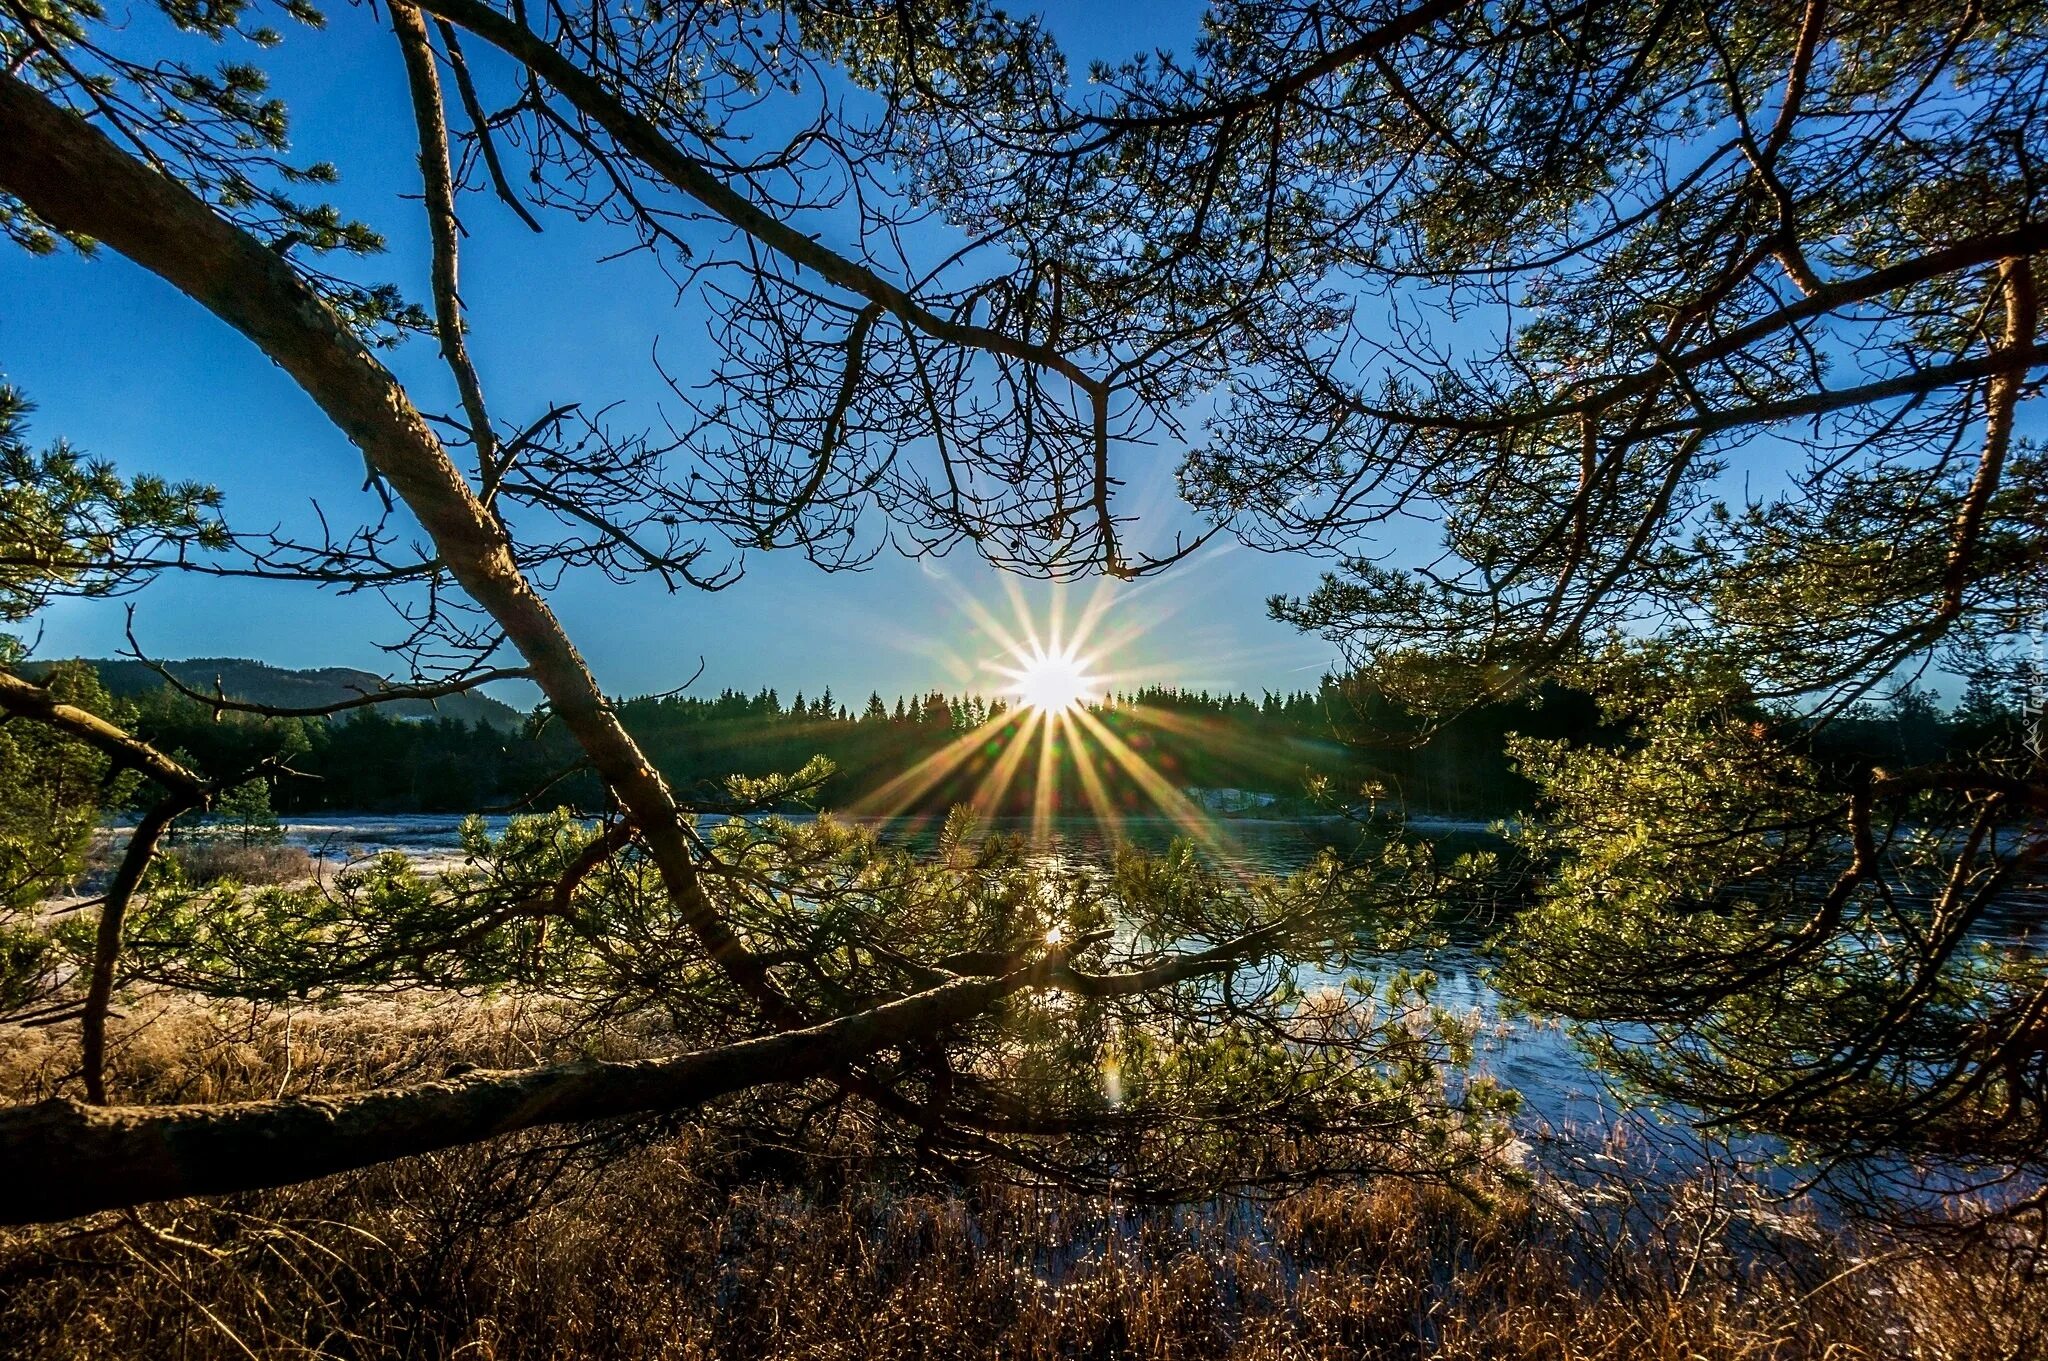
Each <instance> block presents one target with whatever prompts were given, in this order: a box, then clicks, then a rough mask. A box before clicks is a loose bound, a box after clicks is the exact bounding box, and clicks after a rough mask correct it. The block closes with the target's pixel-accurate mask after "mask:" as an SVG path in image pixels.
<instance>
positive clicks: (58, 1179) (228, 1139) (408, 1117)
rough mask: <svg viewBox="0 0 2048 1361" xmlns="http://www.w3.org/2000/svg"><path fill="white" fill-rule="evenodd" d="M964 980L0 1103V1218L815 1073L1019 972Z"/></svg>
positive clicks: (265, 1177)
mask: <svg viewBox="0 0 2048 1361" xmlns="http://www.w3.org/2000/svg"><path fill="white" fill-rule="evenodd" d="M1020 982H1021V977H1012V978H1010V979H995V978H961V979H955V980H953V981H952V982H949V983H945V984H941V985H940V986H939V987H936V988H932V989H930V990H928V991H925V992H920V993H916V994H914V995H912V996H910V997H906V998H903V999H902V1000H900V1001H896V1002H890V1003H888V1004H886V1005H884V1006H880V1007H875V1008H873V1009H871V1010H869V1011H864V1012H861V1013H859V1014H857V1015H853V1016H846V1017H842V1018H840V1019H839V1020H836V1021H831V1022H828V1023H827V1024H825V1025H821V1026H815V1027H812V1028H811V1029H808V1030H793V1031H786V1032H784V1033H782V1034H780V1035H771V1036H766V1037H763V1038H761V1039H755V1040H746V1041H742V1042H741V1043H739V1044H733V1045H728V1046H726V1047H724V1048H722V1049H712V1050H707V1051H705V1052H703V1053H697V1054H682V1055H677V1056H675V1057H672V1058H663V1059H647V1060H642V1061H639V1062H632V1063H604V1062H597V1061H588V1060H587V1061H583V1062H578V1063H565V1064H560V1065H556V1066H554V1067H547V1068H531V1069H525V1070H520V1071H516V1072H477V1073H470V1074H467V1075H465V1076H463V1077H459V1078H451V1079H448V1080H446V1081H442V1082H426V1083H418V1084H415V1085H411V1086H405V1087H390V1088H384V1089H381V1090H377V1091H370V1092H361V1093H354V1094H349V1095H341V1096H309V1097H296V1098H292V1099H289V1100H279V1101H241V1102H225V1103H221V1104H217V1105H209V1106H93V1105H87V1104H85V1103H84V1102H78V1101H70V1100H57V1101H45V1102H42V1103H40V1104H38V1105H34V1106H17V1107H14V1108H13V1109H11V1110H0V1168H5V1169H6V1175H5V1176H0V1223H9V1224H26V1223H38V1222H47V1221H54V1220H62V1219H72V1218H75V1217H77V1216H79V1215H83V1214H90V1213H92V1212H93V1211H95V1210H106V1209H117V1208H122V1207H126V1206H130V1205H141V1204H145V1203H147V1202H150V1201H155V1200H169V1199H175V1198H178V1197H181V1196H197V1195H213V1194H218V1193H223V1192H229V1191H251V1190H256V1189H259V1188H262V1187H266V1186H285V1185H289V1184H291V1183H293V1182H301V1181H307V1180H310V1179H311V1178H314V1177H320V1176H325V1175H328V1174H329V1173H334V1172H345V1171H349V1170H351V1169H353V1168H358V1167H368V1166H370V1165H371V1164H373V1163H379V1162H385V1161H388V1160H389V1159H392V1158H400V1157H405V1156H407V1155H409V1154H415V1153H429V1152H432V1151H434V1150H435V1149H442V1148H453V1147H455V1146H457V1145H460V1144H467V1143H474V1142H476V1141H478V1140H480V1139H487V1138H490V1137H492V1136H494V1135H500V1134H509V1133H512V1132H514V1131H516V1130H522V1129H531V1128H533V1127H535V1126H537V1125H551V1124H565V1123H570V1122H575V1121H585V1120H602V1119H608V1118H612V1117H616V1116H623V1115H634V1114H639V1113H643V1112H654V1111H664V1112H665V1111H676V1110H683V1109H688V1108H690V1107H693V1106H698V1105H701V1104H703V1103H704V1102H706V1101H709V1100H711V1099H712V1098H714V1097H718V1096H723V1095H725V1094H727V1093H729V1092H736V1091H740V1090H743V1089H745V1088H748V1087H758V1086H762V1085H765V1084H768V1083H773V1082H790V1081H795V1080H797V1079H801V1078H808V1077H816V1076H819V1075H820V1074H823V1073H827V1072H830V1071H832V1070H834V1069H836V1068H840V1067H843V1066H845V1065H846V1064H848V1063H850V1062H852V1061H853V1060H856V1059H858V1058H861V1057H862V1056H864V1055H867V1054H871V1053H874V1052H875V1051H876V1050H878V1049H882V1048H886V1047H887V1046H889V1045H892V1044H898V1043H901V1042H904V1041H906V1040H911V1039H917V1038H921V1037H924V1036H928V1035H931V1034H934V1033H936V1032H939V1031H942V1030H944V1029H946V1028H947V1027H948V1026H951V1025H954V1024H957V1023H959V1022H961V1021H965V1020H968V1019H970V1018H972V1017H973V1016H975V1015H977V1014H979V1013H980V1012H982V1011H983V1010H985V1009H986V1008H987V1007H988V1006H989V1005H990V1004H991V1003H993V1002H994V1001H995V1000H996V999H997V998H999V997H1001V996H1002V995H1003V994H1004V993H1006V992H1009V991H1012V990H1013V989H1015V988H1016V987H1017V986H1019V985H1020Z"/></svg>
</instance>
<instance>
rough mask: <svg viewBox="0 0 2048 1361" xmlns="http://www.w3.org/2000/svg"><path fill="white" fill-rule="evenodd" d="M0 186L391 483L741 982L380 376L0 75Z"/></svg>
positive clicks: (257, 267)
mask: <svg viewBox="0 0 2048 1361" xmlns="http://www.w3.org/2000/svg"><path fill="white" fill-rule="evenodd" d="M0 188H5V189H6V190H7V191H8V192H9V193H11V194H13V195H14V196H15V197H17V198H19V199H20V200H21V201H22V202H23V203H25V204H27V205H28V206H29V207H30V208H31V209H33V210H34V211H35V213H36V214H37V216H39V217H41V218H42V219H43V220H45V221H46V222H49V223H50V224H51V225H53V226H56V227H60V228H62V229H64V230H65V231H68V232H75V233H78V234H80V235H83V236H89V237H92V238H94V239H96V240H99V241H102V242H104V243H106V244H107V245H108V246H111V247H113V248H114V249H115V250H117V251H119V252H120V253H121V254H123V255H125V256H127V257H128V258H129V259H131V260H133V261H135V262H136V263H137V264H139V265H141V266H142V267H143V268H145V269H148V270H149V271H151V272H152V273H154V274H157V275H159V276H160V277H162V278H163V279H165V280H167V281H168V282H170V283H171V284H173V285H175V286H176V287H178V288H179V289H180V290H182V291H183V292H185V293H187V294H189V295H190V296H191V297H192V298H194V299H195V300H197V301H198V302H200V303H201V304H203V305H204V306H205V307H206V308H207V310H209V311H211V312H212V313H213V314H214V315H216V316H218V317H219V318H221V320H223V321H225V322H227V323H228V324H229V325H230V326H233V327H234V328H235V329H236V330H238V331H240V332H241V333H242V334H243V335H245V336H247V337H248V338H249V339H250V340H252V341H254V342H255V343H256V345H257V346H258V348H260V349H261V350H262V351H263V353H264V354H266V355H268V356H269V357H270V358H271V359H272V360H273V361H275V362H276V363H277V364H278V365H279V367H281V368H283V369H284V370H285V372H287V373H289V374H291V376H292V377H293V378H294V379H295V380H296V381H297V382H298V384H299V386H300V387H302V388H304V389H305V391H306V393H307V395H308V396H310V397H312V399H313V400H314V401H315V402H317V403H319V405H320V408H321V410H323V411H325V412H326V413H327V415H328V417H329V418H330V419H331V420H332V421H333V422H334V423H335V425H336V426H338V427H339V428H340V429H341V430H342V432H343V433H344V434H346V435H347V436H348V437H349V439H350V440H351V441H353V442H354V443H355V445H356V447H358V448H359V449H361V450H362V451H363V454H364V456H365V457H366V458H367V459H368V460H369V462H370V466H371V467H373V468H374V469H376V471H377V472H378V473H379V474H380V475H382V476H383V477H384V478H385V479H387V480H388V481H389V482H390V484H391V486H392V487H393V488H394V489H395V490H396V491H397V492H398V494H399V496H401V497H402V498H403V499H404V501H405V503H406V505H407V506H408V507H409V508H410V509H411V510H412V512H413V514H414V515H415V516H417V517H418V518H419V521H420V524H421V526H422V527H423V528H424V529H425V530H426V532H427V534H428V535H429V536H430V537H431V538H432V539H433V540H434V544H435V546H436V547H437V548H438V549H439V550H440V554H441V560H442V561H443V562H445V563H446V564H447V565H448V570H449V572H450V573H451V574H452V575H453V576H454V577H455V579H456V580H457V581H458V582H460V583H461V585H462V588H463V589H464V590H465V591H467V592H468V593H469V594H470V596H471V597H472V598H473V599H474V600H476V602H477V603H478V604H479V605H481V606H483V607H484V609H486V610H488V611H489V612H490V614H491V616H492V617H493V618H494V619H496V620H497V622H498V625H499V627H501V628H503V629H504V630H505V634H506V636H507V637H508V638H509V639H511V641H512V644H513V646H515V647H517V648H518V649H519V651H520V653H521V654H522V655H523V656H524V657H525V658H526V661H527V664H528V667H529V668H530V670H531V672H532V676H533V680H534V682H535V683H536V684H537V685H539V686H540V688H541V689H542V691H544V692H545V693H546V695H547V697H548V701H549V703H550V704H551V705H552V707H553V709H554V713H555V715H556V717H558V718H559V719H560V720H561V721H562V723H563V725H564V726H565V727H567V728H568V730H569V732H570V733H571V734H572V735H573V736H574V737H575V738H576V740H577V742H578V743H579V744H580V745H581V746H582V747H583V749H584V751H585V752H586V753H588V754H589V756H590V759H591V763H592V764H593V765H594V766H595V767H596V768H597V771H598V774H599V775H600V776H601V777H602V778H603V779H604V780H605V782H606V783H607V784H609V785H610V786H611V787H612V789H613V790H614V792H615V793H616V794H617V796H618V799H619V802H620V803H621V804H622V805H624V806H625V808H626V809H627V810H628V811H629V812H630V813H632V815H633V817H634V820H635V821H636V822H637V823H638V824H639V826H640V832H641V835H642V836H643V837H644V838H645V839H646V842H647V846H648V851H649V853H650V854H651V855H652V857H653V859H654V861H655V863H656V865H658V866H659V867H660V870H661V874H662V878H663V879H664V881H665V882H666V883H667V885H668V888H669V891H670V892H671V893H672V894H674V895H675V898H676V900H677V904H678V907H679V908H680V909H681V912H682V915H683V917H684V919H685V920H686V921H687V922H688V923H689V925H690V927H691V929H692V930H693V931H694V932H695V933H696V934H697V936H698V937H699V939H700V940H701V941H702V942H703V944H704V946H705V947H706V948H707V949H708V950H710V951H711V952H712V954H713V955H714V956H716V957H718V958H720V959H721V960H722V961H724V962H726V963H727V964H728V965H733V966H737V967H738V968H739V969H740V971H741V972H742V973H744V972H746V969H745V965H744V957H745V951H744V949H743V947H742V946H741V944H740V942H739V941H738V940H737V939H736V938H735V937H734V936H733V934H732V932H731V931H730V929H729V928H727V926H726V925H725V923H724V922H723V921H722V920H721V919H720V917H719V916H718V914H717V912H716V911H715V910H714V908H713V906H712V904H711V902H710V900H709V899H708V898H707V897H706V896H705V895H704V892H703V888H702V886H701V884H700V883H699V881H698V878H697V874H696V868H695V862H694V860H693V858H692V855H691V851H690V846H689V843H688V841H687V840H686V839H685V837H684V835H683V830H682V826H681V820H680V818H679V816H678V812H677V808H676V804H675V800H674V798H673V797H672V796H671V794H670V792H669V790H668V787H667V785H666V784H665V783H664V782H663V781H662V778H661V776H660V774H659V773H657V772H656V771H655V769H654V767H653V765H652V764H651V763H649V762H648V760H647V758H646V757H645V756H644V755H643V754H642V753H641V751H640V749H639V747H638V746H637V745H635V743H634V742H633V739H632V738H631V737H630V736H629V735H628V734H627V732H626V730H625V728H624V727H623V726H621V725H620V723H619V720H618V716H617V715H616V714H615V713H614V712H613V710H612V707H611V705H610V703H609V702H607V701H606V699H605V697H604V695H603V692H602V691H600V690H599V689H598V686H597V682H596V681H595V680H594V679H593V678H592V676H591V674H590V670H589V668H588V667H587V666H585V665H584V662H583V658H582V656H581V655H580V654H579V653H578V652H577V650H576V647H575V645H574V644H573V643H571V642H570V641H569V637H568V635H567V634H566V633H565V632H564V631H563V629H562V626H561V624H560V622H559V621H557V620H556V618H555V616H554V612H553V611H552V610H550V609H549V608H548V606H547V602H546V601H544V600H542V599H541V597H540V595H539V593H538V592H536V591H535V590H534V589H533V587H532V585H531V583H529V582H528V581H527V580H526V578H525V576H524V575H523V574H522V573H521V572H520V570H519V568H518V566H517V564H516V563H515V562H514V561H513V558H512V550H511V544H510V542H509V541H508V540H507V539H506V537H505V534H504V531H503V530H502V529H501V528H500V527H499V525H498V523H497V521H496V520H495V519H494V518H493V517H492V516H491V514H490V513H489V511H488V510H486V509H485V508H484V506H483V504H482V503H481V502H480V501H479V500H478V499H477V497H476V496H475V494H474V493H473V492H472V491H471V489H470V486H469V484H468V483H467V482H466V481H464V480H463V477H462V474H461V472H460V471H458V470H457V468H456V467H455V464H454V462H453V461H452V460H451V459H450V458H449V457H448V453H447V451H446V450H445V449H444V448H443V447H442V445H441V442H440V441H439V440H438V439H437V438H436V437H435V435H434V432H433V430H432V428H431V427H430V426H429V425H428V423H427V421H426V420H425V418H424V417H422V416H421V415H420V413H419V411H418V410H417V409H415V408H414V406H413V404H412V401H411V399H410V398H409V397H407V396H406V393H405V390H404V389H403V388H402V387H401V386H400V385H399V383H398V380H397V379H396V378H394V377H393V376H392V375H391V373H390V371H389V370H387V369H385V368H384V366H383V365H381V364H379V363H378V362H377V360H376V359H375V357H374V356H372V355H371V353H370V351H369V349H368V348H367V347H366V346H365V345H364V344H363V343H362V341H361V340H359V339H358V338H357V337H356V336H355V334H354V333H353V332H351V331H350V330H349V329H348V328H347V327H346V326H344V325H343V324H342V323H341V321H340V319H339V318H338V317H336V316H335V314H334V312H333V311H332V310H331V309H330V308H329V307H328V306H327V305H326V303H325V302H323V301H322V300H321V298H320V296H319V295H318V294H317V293H315V292H314V291H313V289H312V288H311V286H309V285H308V284H307V283H306V282H305V281H304V280H303V279H301V278H300V277H299V276H298V275H297V274H295V273H294V272H293V271H292V268H291V266H290V265H289V264H287V263H286V262H285V261H284V260H283V259H282V258H281V257H279V256H278V255H277V254H276V253H274V252H272V251H270V250H268V249H266V248H265V247H264V245H263V244H262V243H261V242H260V241H257V240H256V239H255V238H254V237H252V236H250V235H249V234H248V233H247V232H244V231H242V230H240V229H239V228H237V227H236V226H235V225H234V224H232V223H230V222H228V221H226V220H224V219H223V218H221V217H220V216H219V215H218V214H216V213H215V212H213V210H212V209H210V208H208V207H207V206H206V205H205V204H204V203H202V202H201V201H200V200H199V199H198V198H197V197H196V196H194V195H193V194H192V193H191V191H190V190H188V189H186V188H185V187H184V186H183V185H181V184H179V183H177V182H176V181H174V180H172V179H169V178H168V177H166V176H163V175H160V174H158V173H157V172H156V171H154V170H152V169H150V168H149V167H148V166H146V165H144V164H143V163H142V162H140V161H138V160H136V159H135V158H134V157H132V156H130V155H128V154H127V153H126V152H124V151H122V150H121V149H120V148H119V147H118V146H116V145H115V144H114V143H113V142H112V141H111V140H109V139H108V138H107V137H106V136H105V134H103V133H101V132H100V131H99V130H98V129H97V128H95V127H93V126H91V125H90V124H88V123H87V122H86V121H85V120H84V119H82V118H79V117H78V116H77V115H75V114H73V113H71V112H70V111H68V110H66V109H63V108H60V107H59V106H57V105H56V104H54V103H52V102H51V101H50V100H49V99H47V98H45V97H44V96H43V95H42V94H41V93H40V92H39V91H37V90H36V89H35V88H34V87H33V86H31V85H29V84H27V83H26V82H25V81H22V80H21V79H19V78H17V77H15V76H12V75H8V74H5V73H0Z"/></svg>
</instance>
